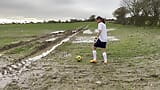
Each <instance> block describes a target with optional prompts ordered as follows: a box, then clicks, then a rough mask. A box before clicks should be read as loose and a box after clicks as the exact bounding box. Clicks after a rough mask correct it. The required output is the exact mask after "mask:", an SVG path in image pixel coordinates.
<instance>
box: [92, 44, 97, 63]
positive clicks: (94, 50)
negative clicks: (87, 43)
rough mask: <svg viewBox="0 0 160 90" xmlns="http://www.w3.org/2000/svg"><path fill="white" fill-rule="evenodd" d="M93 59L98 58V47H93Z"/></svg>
mask: <svg viewBox="0 0 160 90" xmlns="http://www.w3.org/2000/svg"><path fill="white" fill-rule="evenodd" d="M92 53H93V60H97V52H96V47H93V51H92Z"/></svg>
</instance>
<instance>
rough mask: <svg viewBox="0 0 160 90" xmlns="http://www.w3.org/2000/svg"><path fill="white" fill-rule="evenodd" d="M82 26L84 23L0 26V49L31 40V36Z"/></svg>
mask: <svg viewBox="0 0 160 90" xmlns="http://www.w3.org/2000/svg"><path fill="white" fill-rule="evenodd" d="M82 25H84V23H53V24H11V25H0V47H2V46H4V45H6V44H10V43H11V42H17V41H21V40H29V39H32V36H37V35H43V34H46V33H50V32H53V31H55V30H72V29H76V28H78V27H80V26H82ZM26 37H27V38H26Z"/></svg>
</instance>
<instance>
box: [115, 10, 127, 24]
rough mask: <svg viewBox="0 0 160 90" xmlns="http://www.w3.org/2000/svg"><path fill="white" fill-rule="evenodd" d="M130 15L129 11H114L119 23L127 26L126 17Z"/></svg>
mask: <svg viewBox="0 0 160 90" xmlns="http://www.w3.org/2000/svg"><path fill="white" fill-rule="evenodd" d="M128 13H129V11H128V9H126V8H125V7H120V8H118V9H116V10H115V11H114V13H113V16H114V17H116V18H117V23H121V24H125V17H126V15H127V14H128Z"/></svg>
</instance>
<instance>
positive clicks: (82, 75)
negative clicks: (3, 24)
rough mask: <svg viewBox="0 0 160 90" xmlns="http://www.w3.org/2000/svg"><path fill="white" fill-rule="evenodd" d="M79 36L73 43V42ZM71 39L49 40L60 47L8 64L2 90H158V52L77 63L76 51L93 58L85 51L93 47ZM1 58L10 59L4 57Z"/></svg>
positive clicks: (0, 80) (159, 84) (0, 79)
mask: <svg viewBox="0 0 160 90" xmlns="http://www.w3.org/2000/svg"><path fill="white" fill-rule="evenodd" d="M74 34H75V33H74ZM74 34H73V36H74ZM70 35H71V34H69V33H66V36H69V37H68V38H72V35H71V36H70ZM77 36H78V35H76V36H74V37H73V38H72V39H71V40H73V41H74V40H75V39H76V37H77ZM78 37H80V36H78ZM82 37H86V36H82ZM52 38H53V37H52ZM68 38H66V37H61V39H60V40H58V41H55V40H53V41H52V40H51V41H49V42H50V43H51V42H54V41H55V42H56V43H57V44H52V45H53V46H52V47H51V48H49V49H47V50H46V49H44V48H43V49H42V52H43V53H41V54H39V55H40V56H39V55H36V56H35V57H34V56H33V57H30V58H28V59H24V60H22V61H20V62H19V63H15V64H7V63H8V62H6V64H7V65H8V66H7V67H5V70H6V71H4V73H3V74H5V75H2V74H1V73H0V89H3V90H136V89H137V90H159V88H160V82H159V80H160V70H159V69H157V67H160V65H159V63H160V59H159V58H160V55H159V54H158V53H157V54H153V55H148V56H141V57H135V58H131V59H126V60H122V61H121V60H118V59H117V60H110V61H109V64H107V65H106V64H102V63H101V62H100V61H98V63H97V64H90V63H84V62H89V61H87V60H86V59H83V61H82V62H76V60H75V59H74V57H75V55H76V52H74V51H76V50H82V49H83V50H84V52H82V53H83V54H84V56H85V57H87V56H89V57H90V56H91V55H90V54H88V52H85V49H86V48H90V47H89V46H90V44H88V43H85V44H83V43H78V44H76V43H72V42H73V41H68V40H69V39H68ZM87 38H88V37H87ZM46 40H48V39H46ZM44 41H45V40H44ZM63 42H67V43H63ZM62 44H63V45H62ZM59 45H61V46H59ZM57 47H58V48H57ZM63 47H65V49H64V48H63ZM84 47H86V48H84ZM55 48H56V49H55ZM43 50H44V51H43ZM45 56H46V57H45ZM151 57H152V58H151ZM0 58H4V59H5V58H7V57H4V55H2V56H1V57H0ZM142 59H143V60H142ZM9 70H13V72H12V74H8V71H9Z"/></svg>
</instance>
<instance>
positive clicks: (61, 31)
mask: <svg viewBox="0 0 160 90" xmlns="http://www.w3.org/2000/svg"><path fill="white" fill-rule="evenodd" d="M63 32H64V30H59V31H54V32H51V34H57V33H63Z"/></svg>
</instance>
